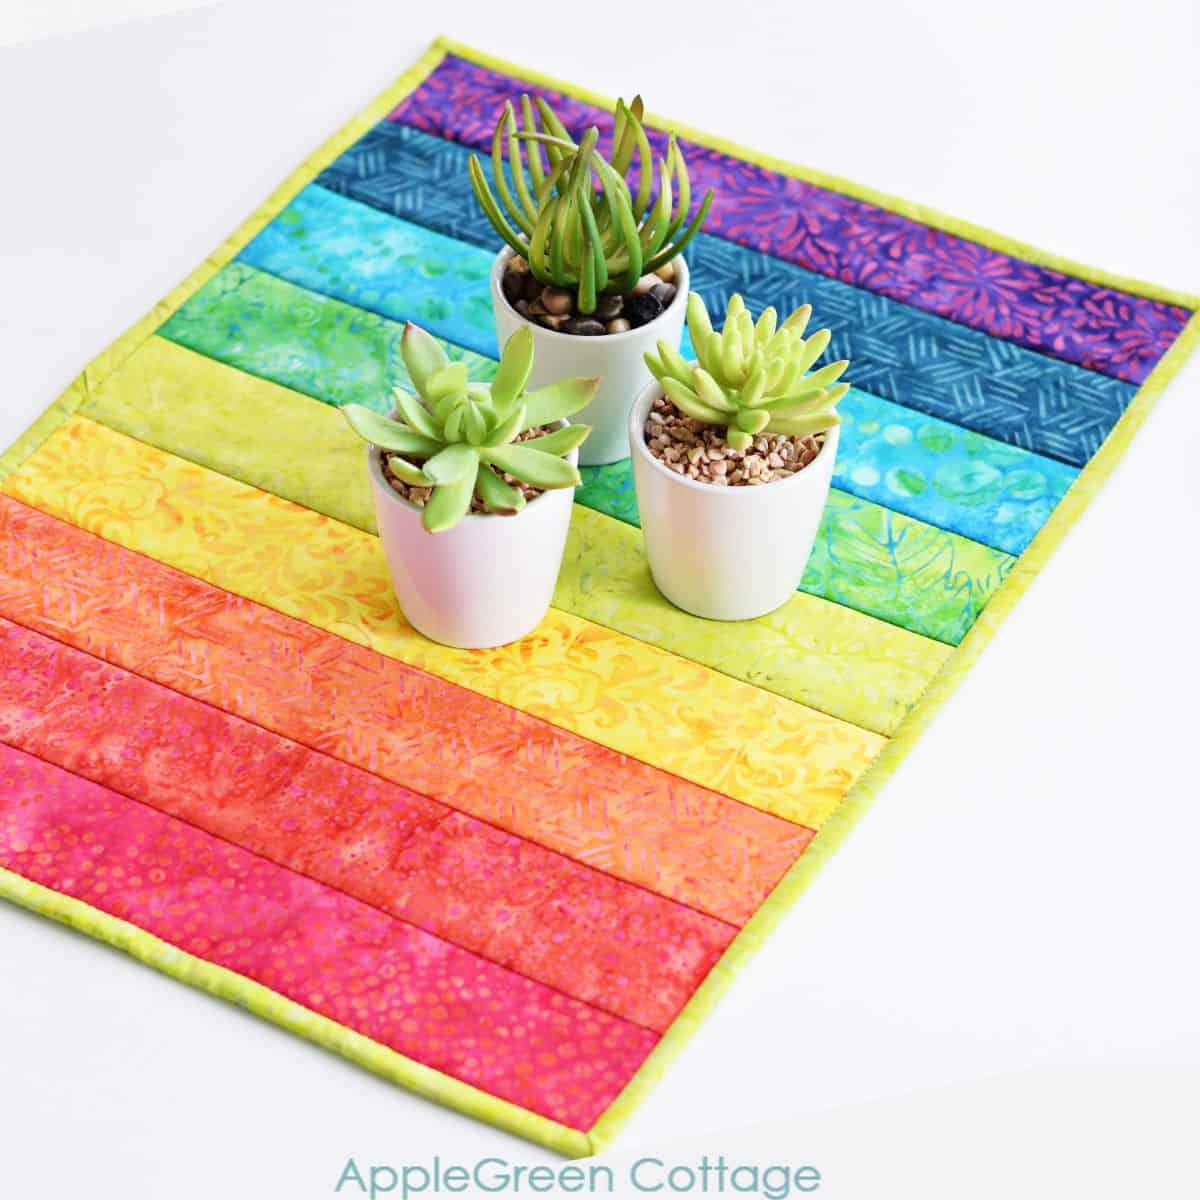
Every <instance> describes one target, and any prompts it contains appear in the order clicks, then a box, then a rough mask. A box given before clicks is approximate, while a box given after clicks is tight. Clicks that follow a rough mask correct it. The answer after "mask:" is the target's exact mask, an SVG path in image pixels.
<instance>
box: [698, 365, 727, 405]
mask: <svg viewBox="0 0 1200 1200" xmlns="http://www.w3.org/2000/svg"><path fill="white" fill-rule="evenodd" d="M692 389H693V390H694V391H695V393H696V396H697V398H698V399H699V401H700V403H701V404H704V405H707V406H708V407H709V408H711V409H713V410H714V411H716V412H719V413H724V414H729V413H735V412H737V405H736V404H734V403H733V402H732V401H731V400H730V399H729V398H728V397H727V396H726V395H725V392H724V390H723V389H722V387H721V385H720V384H719V383H718V382H717V381H716V380H715V379H714V378H713V377H712V376H711V375H710V374H709V373H708V372H707V371H706V370H705V369H704V368H703V367H696V368H695V370H693V371H692Z"/></svg>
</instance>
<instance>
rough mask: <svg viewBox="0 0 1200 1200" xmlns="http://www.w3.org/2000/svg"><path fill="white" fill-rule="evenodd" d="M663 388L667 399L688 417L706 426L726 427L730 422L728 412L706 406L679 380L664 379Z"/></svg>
mask: <svg viewBox="0 0 1200 1200" xmlns="http://www.w3.org/2000/svg"><path fill="white" fill-rule="evenodd" d="M662 386H663V391H664V392H666V394H667V399H668V400H670V401H671V403H672V404H674V405H675V407H676V408H677V409H679V411H680V412H682V413H684V414H686V415H687V416H689V417H693V418H694V419H695V420H697V421H703V422H704V423H705V424H706V425H724V424H725V422H726V421H727V420H729V414H728V413H727V412H722V411H721V410H720V409H718V408H712V407H710V406H709V405H707V404H705V403H704V402H703V401H702V400H701V399H700V397H699V396H697V395H696V393H695V392H694V391H692V389H691V388H690V387H688V386H687V384H684V383H680V382H679V380H678V379H664V380H663V381H662Z"/></svg>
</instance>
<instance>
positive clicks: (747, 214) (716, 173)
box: [391, 55, 1188, 383]
mask: <svg viewBox="0 0 1200 1200" xmlns="http://www.w3.org/2000/svg"><path fill="white" fill-rule="evenodd" d="M520 90H524V91H528V92H530V93H539V92H540V93H541V94H543V95H545V96H547V97H549V98H550V99H551V100H552V102H553V103H554V105H555V107H556V109H557V111H558V113H559V115H560V117H562V119H563V120H564V122H565V123H566V124H567V125H568V126H569V127H572V128H574V129H576V130H578V129H582V128H583V127H585V126H587V125H589V124H593V123H594V124H596V125H598V126H600V128H601V130H602V132H604V133H606V134H607V133H609V132H611V128H612V119H611V117H610V116H609V115H608V114H607V113H605V112H603V111H601V110H599V109H596V108H594V107H592V106H591V105H587V104H584V103H582V102H581V101H578V100H574V99H572V98H568V97H564V96H561V95H560V94H558V93H555V92H552V91H549V90H547V89H545V88H540V87H538V86H536V85H533V84H529V83H526V82H524V81H522V80H519V79H515V78H512V77H509V76H507V75H501V74H498V73H497V72H495V71H491V70H488V69H487V68H485V67H481V66H478V65H476V64H475V63H471V62H467V61H466V60H464V59H462V58H458V57H457V56H454V55H447V56H446V58H445V59H443V61H442V62H441V64H440V65H439V66H438V67H437V69H436V70H435V71H434V72H433V73H432V74H431V75H430V76H429V78H428V79H426V80H425V82H424V83H422V84H421V86H420V87H419V88H417V89H416V90H415V91H414V92H413V93H412V94H411V95H409V96H408V97H407V98H406V99H405V100H403V101H402V102H401V103H400V104H399V105H398V106H397V108H396V109H395V111H394V112H393V113H392V114H391V119H392V120H394V121H402V122H404V123H406V124H409V125H413V126H416V127H417V128H420V129H424V130H425V131H426V132H428V133H433V134H436V135H438V136H440V137H444V138H450V139H453V140H454V141H458V142H462V143H463V144H465V145H469V146H475V147H485V146H490V144H491V136H492V127H493V125H494V123H495V120H496V113H497V112H498V111H499V108H500V106H501V105H502V104H503V103H504V101H505V100H508V99H511V98H512V97H513V95H514V93H516V92H518V91H520ZM652 140H653V142H654V143H655V145H656V148H657V149H658V150H659V152H660V153H661V152H662V150H663V149H664V138H663V137H662V135H660V134H656V133H655V134H652ZM681 148H682V149H683V150H684V152H685V153H686V155H687V160H688V168H689V172H690V174H691V176H692V186H693V189H694V190H696V191H697V192H698V191H700V190H701V189H703V188H706V187H712V188H714V190H715V191H716V200H715V202H714V204H713V208H712V212H711V214H710V217H709V226H708V227H709V229H710V230H711V231H713V232H716V233H719V234H720V235H721V236H723V237H726V238H729V239H730V240H731V241H734V242H738V243H741V244H743V245H746V246H749V247H752V248H754V249H758V250H764V251H767V252H769V253H771V254H774V255H777V256H778V257H780V258H783V259H787V260H788V261H790V262H795V263H799V264H800V265H802V266H805V267H808V268H810V269H811V270H814V271H819V272H820V273H821V274H822V275H827V276H830V277H831V278H836V279H841V280H843V281H844V282H847V283H853V284H857V285H858V286H860V287H864V288H868V289H869V290H871V291H873V292H876V293H878V294H879V295H882V296H889V297H891V298H892V299H894V300H901V301H903V302H904V303H906V304H910V305H912V306H913V307H915V308H920V309H923V310H926V311H928V312H934V313H938V314H939V315H941V316H944V317H948V318H950V319H951V320H954V321H958V322H960V323H962V324H963V325H967V326H970V327H971V328H974V329H980V330H983V331H984V332H985V333H989V334H991V335H993V336H994V337H997V338H1004V339H1006V340H1008V341H1010V342H1015V343H1017V344H1019V345H1022V346H1029V347H1032V348H1033V349H1035V350H1041V351H1043V352H1045V353H1047V354H1052V355H1054V356H1055V357H1057V358H1061V359H1063V360H1065V361H1068V362H1075V363H1079V364H1081V365H1082V366H1085V367H1090V368H1092V369H1094V370H1097V371H1103V372H1105V373H1106V374H1108V375H1112V376H1114V377H1115V378H1117V379H1125V380H1129V381H1131V382H1133V383H1141V382H1142V381H1143V380H1144V379H1145V378H1146V376H1147V374H1149V372H1150V369H1151V368H1152V367H1153V366H1154V364H1155V363H1156V362H1157V361H1158V359H1159V358H1161V357H1162V355H1163V354H1164V353H1165V352H1166V350H1167V348H1168V347H1169V346H1170V344H1171V343H1172V342H1173V341H1174V340H1175V338H1176V337H1177V336H1178V335H1179V332H1180V331H1181V330H1182V328H1183V326H1184V324H1185V323H1186V321H1187V317H1188V314H1187V312H1186V311H1185V310H1183V309H1181V308H1178V307H1175V306H1173V305H1168V304H1163V303H1161V302H1158V301H1155V300H1147V299H1143V298H1141V297H1138V296H1131V295H1127V294H1126V293H1123V292H1118V291H1114V290H1112V289H1110V288H1105V287H1100V286H1098V285H1096V284H1092V283H1088V282H1086V281H1084V280H1081V279H1073V278H1071V277H1070V276H1067V275H1063V274H1061V273H1060V272H1058V271H1053V270H1050V269H1049V268H1046V267H1040V266H1037V265H1036V264H1034V263H1029V262H1023V261H1022V260H1020V259H1017V258H1013V257H1012V256H1011V255H1009V254H1005V253H1003V252H1002V251H999V250H992V249H989V248H988V247H986V246H982V245H980V244H978V243H976V242H969V241H966V240H964V239H963V238H960V237H957V236H955V235H953V234H949V233H943V232H942V231H940V230H937V229H933V228H931V227H929V226H927V225H922V224H920V223H918V222H916V221H913V220H911V219H909V218H908V217H903V216H900V215H898V214H896V213H893V212H889V211H887V210H886V209H882V208H879V207H878V206H876V205H873V204H868V203H866V202H864V201H861V200H856V199H854V198H853V197H850V196H845V195H842V194H841V193H839V192H834V191H830V190H828V189H826V188H822V187H818V186H817V185H815V184H812V183H808V182H805V181H804V180H801V179H795V178H792V177H790V176H787V175H781V174H779V173H777V172H774V171H769V170H767V169H766V168H765V167H760V166H757V165H756V164H754V163H749V162H746V161H744V160H742V159H737V158H732V157H730V156H729V155H727V154H723V153H721V152H719V151H716V150H710V149H708V148H707V147H704V146H699V145H696V144H694V143H692V142H689V141H687V140H686V139H684V140H682V141H681Z"/></svg>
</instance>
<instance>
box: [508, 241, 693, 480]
mask: <svg viewBox="0 0 1200 1200" xmlns="http://www.w3.org/2000/svg"><path fill="white" fill-rule="evenodd" d="M511 256H512V251H511V250H509V249H508V248H507V247H506V248H505V249H503V250H501V251H500V253H499V254H498V255H497V256H496V261H495V262H494V263H493V264H492V307H493V309H494V310H495V313H496V338H497V341H498V342H499V344H500V346H501V348H503V346H504V343H505V342H506V341H508V339H509V338H510V337H511V336H512V335H513V334H514V333H516V331H517V330H518V329H520V327H521V326H522V325H528V326H529V328H530V329H532V330H533V374H532V375H531V376H530V380H529V387H530V389H533V388H537V387H542V386H543V385H545V384H547V383H553V382H554V381H555V380H557V379H565V378H569V377H572V376H576V375H582V376H585V377H589V378H590V377H593V376H599V378H600V381H601V382H600V389H599V391H597V392H596V397H595V399H594V400H593V401H592V402H591V404H589V405H588V406H587V408H585V409H584V410H583V411H582V412H580V413H578V414H576V416H575V417H574V418H573V420H575V421H577V422H579V423H580V424H582V425H590V426H591V427H592V432H591V435H590V436H589V437H588V440H587V441H586V442H584V443H583V445H582V447H580V452H579V461H580V462H581V463H582V464H583V465H584V466H585V467H593V466H599V465H600V464H602V463H611V462H618V461H620V460H621V459H623V458H627V457H628V456H629V435H628V433H627V425H628V421H629V409H630V407H631V406H632V404H633V401H634V399H635V397H636V396H637V395H638V393H639V392H640V391H641V390H642V388H644V387H645V386H646V384H648V383H649V382H650V380H651V378H652V376H651V374H650V371H649V369H648V368H647V366H646V364H645V362H644V361H643V359H642V355H644V354H645V353H646V352H647V351H648V350H653V349H654V347H655V345H656V344H657V343H658V342H659V341H660V340H662V341H665V342H667V343H668V344H670V345H671V346H673V347H675V348H676V349H678V348H679V343H680V340H681V339H682V337H683V321H684V317H685V315H686V313H687V298H688V269H687V263H685V262H684V261H683V258H682V256H680V257H679V258H676V259H675V281H674V282H675V287H676V293H675V299H674V300H672V301H671V305H670V307H669V308H667V309H666V311H665V312H663V313H662V315H661V316H658V317H656V318H655V319H654V320H653V321H651V322H650V323H649V324H647V325H642V326H639V327H638V328H637V329H630V330H629V331H628V332H626V333H608V334H604V335H603V336H597V337H581V336H580V335H578V334H571V333H558V332H556V331H555V330H553V329H547V328H546V327H545V326H544V325H539V324H538V323H537V322H536V321H527V320H526V319H525V318H524V317H523V316H521V314H520V313H519V312H517V310H516V309H515V308H513V307H512V305H511V304H509V302H508V301H507V300H506V299H505V296H504V292H503V291H502V290H501V287H500V284H501V281H502V280H503V278H504V264H505V263H506V262H508V260H509V258H510V257H511Z"/></svg>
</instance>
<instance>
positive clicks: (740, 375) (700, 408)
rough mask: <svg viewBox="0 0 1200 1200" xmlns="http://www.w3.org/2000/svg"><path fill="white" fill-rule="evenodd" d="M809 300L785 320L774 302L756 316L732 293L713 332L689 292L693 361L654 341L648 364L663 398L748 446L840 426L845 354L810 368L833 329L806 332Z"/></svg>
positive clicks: (736, 444)
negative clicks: (758, 437) (758, 439)
mask: <svg viewBox="0 0 1200 1200" xmlns="http://www.w3.org/2000/svg"><path fill="white" fill-rule="evenodd" d="M811 316H812V306H811V305H809V304H802V305H801V306H800V307H799V308H798V309H796V311H795V312H794V313H792V315H791V316H790V317H788V319H787V320H786V321H784V323H783V324H782V325H778V327H777V321H778V315H777V313H776V312H775V309H773V308H765V309H763V311H762V315H761V316H760V317H759V318H758V321H757V322H755V321H754V320H752V319H751V316H750V314H749V312H748V311H747V310H746V305H745V302H744V301H743V300H742V298H741V296H739V295H737V294H736V293H735V294H734V295H733V296H732V297H730V300H729V307H728V308H727V310H726V313H725V324H724V326H723V327H722V329H721V332H720V333H718V332H717V331H716V330H714V329H713V327H712V322H711V321H710V320H709V316H708V309H706V308H705V307H704V301H703V300H701V299H700V297H699V296H698V295H697V294H696V293H695V292H693V293H692V294H691V296H690V297H689V298H688V331H689V332H690V333H691V335H692V347H693V349H694V350H695V352H696V359H697V362H696V365H694V366H693V365H691V364H689V363H687V362H686V361H685V360H684V358H683V355H681V354H680V353H679V351H678V350H676V349H674V348H673V347H671V346H669V345H668V344H667V343H666V342H661V341H660V342H659V343H658V353H657V354H647V355H646V356H645V357H646V365H647V366H648V367H649V368H650V370H651V372H652V373H653V375H654V377H655V378H656V379H657V380H658V381H659V383H661V384H662V387H663V391H664V392H665V393H666V395H667V398H668V399H669V400H671V402H672V403H673V404H674V405H675V407H676V408H678V409H679V410H680V411H681V412H683V413H686V414H687V416H689V417H693V418H695V419H696V420H697V421H703V422H704V423H705V424H706V425H724V426H726V433H725V441H726V442H727V443H728V444H729V446H730V447H732V448H733V449H734V450H745V449H746V448H747V447H748V446H749V445H750V443H751V442H752V441H753V439H754V436H755V434H759V433H763V432H766V433H782V434H788V435H791V436H793V437H809V436H811V435H813V434H818V433H824V432H826V431H827V430H830V429H832V428H833V427H834V426H835V425H837V424H839V422H840V418H839V417H838V414H837V411H836V405H837V402H838V401H839V400H840V399H841V398H842V397H843V396H844V395H845V394H846V393H847V392H848V391H849V390H850V385H849V384H848V383H839V382H838V380H839V379H840V378H841V376H842V373H843V372H844V371H845V370H846V368H847V367H848V366H849V365H850V363H849V361H848V360H847V359H841V360H839V361H838V362H832V363H829V364H828V365H827V366H824V367H821V368H819V369H818V370H816V371H810V368H811V367H812V366H813V365H814V364H815V363H816V361H817V359H818V358H820V357H821V355H822V354H824V353H825V350H826V348H827V347H828V346H829V339H830V332H829V330H828V329H818V330H817V331H816V332H815V333H812V334H809V336H808V337H805V336H804V331H805V330H806V329H807V328H808V322H809V319H810V318H811Z"/></svg>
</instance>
